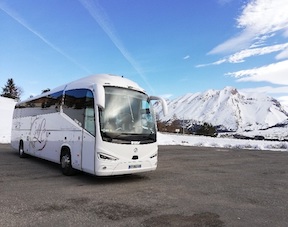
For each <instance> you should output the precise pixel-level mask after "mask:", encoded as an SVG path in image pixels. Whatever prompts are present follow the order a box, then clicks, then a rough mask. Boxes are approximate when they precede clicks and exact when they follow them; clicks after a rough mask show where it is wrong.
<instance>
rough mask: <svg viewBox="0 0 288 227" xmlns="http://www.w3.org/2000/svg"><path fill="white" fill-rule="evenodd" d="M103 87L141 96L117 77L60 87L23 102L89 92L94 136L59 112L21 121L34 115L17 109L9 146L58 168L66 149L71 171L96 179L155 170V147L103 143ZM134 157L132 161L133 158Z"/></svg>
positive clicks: (133, 85)
mask: <svg viewBox="0 0 288 227" xmlns="http://www.w3.org/2000/svg"><path fill="white" fill-rule="evenodd" d="M104 86H112V87H113V86H116V87H123V88H127V89H132V90H136V91H140V92H143V93H145V92H144V90H143V89H142V88H141V87H139V86H138V85H137V84H136V83H134V82H133V81H130V80H128V79H125V78H123V77H119V76H112V75H108V74H100V75H96V76H89V77H85V78H82V79H79V80H76V81H73V82H71V83H68V84H66V85H62V86H59V87H57V88H55V89H53V90H51V91H49V92H47V93H44V94H41V95H38V96H36V97H33V98H30V99H28V100H26V101H25V102H29V101H31V100H36V99H38V98H42V97H43V96H49V95H50V94H53V93H55V92H59V91H66V90H72V89H89V90H91V91H93V93H94V99H95V123H96V125H95V136H93V135H92V134H90V133H89V132H87V131H86V130H85V129H83V126H80V125H79V122H77V121H74V120H73V119H72V118H70V117H69V116H68V115H66V114H65V113H63V110H62V109H61V108H62V107H60V109H59V112H56V113H49V114H42V115H38V116H29V117H21V112H22V111H26V112H25V113H26V116H27V113H28V115H29V114H30V113H29V111H31V115H33V113H32V112H33V108H31V109H30V108H29V107H28V108H23V109H21V108H19V109H18V112H17V114H19V116H15V115H14V118H13V125H12V134H11V145H12V147H13V148H15V149H17V150H18V148H19V144H20V141H23V144H24V152H25V153H27V154H30V155H32V156H36V157H40V158H43V159H46V160H49V161H52V162H55V163H59V164H60V154H61V148H62V147H63V146H65V147H67V148H69V150H70V152H71V159H72V163H71V164H72V167H73V168H75V169H78V170H82V171H84V172H88V173H91V174H95V175H100V176H105V175H120V174H129V173H137V172H146V171H152V170H155V169H156V167H157V152H158V147H157V143H156V142H154V143H149V144H140V142H139V143H137V142H135V144H133V141H132V142H131V143H132V144H118V143H111V142H104V141H102V137H101V134H100V126H99V116H98V107H100V108H105V93H103V92H104ZM100 154H107V155H108V156H112V157H115V160H105V159H103V158H102V159H101V157H100V156H99V155H100ZM134 157H135V158H134Z"/></svg>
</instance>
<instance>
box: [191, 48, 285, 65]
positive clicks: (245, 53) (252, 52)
mask: <svg viewBox="0 0 288 227" xmlns="http://www.w3.org/2000/svg"><path fill="white" fill-rule="evenodd" d="M279 51H281V52H280V53H279V54H278V55H277V56H276V57H275V58H276V59H277V60H282V59H285V58H288V43H283V44H276V45H272V46H266V47H259V48H253V49H245V50H241V51H239V52H237V53H235V54H232V55H230V56H228V57H225V58H223V59H220V60H218V61H215V62H212V63H208V64H200V65H197V66H196V67H204V66H210V65H220V64H223V63H241V62H244V61H245V59H246V58H249V57H253V56H260V55H265V54H270V53H274V52H279Z"/></svg>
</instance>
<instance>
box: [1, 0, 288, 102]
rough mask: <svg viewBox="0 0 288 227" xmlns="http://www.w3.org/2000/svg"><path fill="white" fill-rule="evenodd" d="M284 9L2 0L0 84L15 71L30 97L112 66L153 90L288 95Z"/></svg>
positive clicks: (124, 0) (170, 0)
mask: <svg viewBox="0 0 288 227" xmlns="http://www.w3.org/2000/svg"><path fill="white" fill-rule="evenodd" d="M287 12H288V0H245V1H241V0H209V1H208V0H206V1H203V0H193V1H192V0H181V1H176V0H137V1H132V0H61V1H59V0H38V1H35V0H25V1H20V0H0V35H1V39H0V86H1V87H3V86H4V85H5V84H6V82H7V79H8V78H13V79H14V81H15V83H16V85H18V86H20V87H22V88H23V90H24V93H23V96H22V99H25V98H27V97H29V96H30V95H37V94H39V93H41V91H42V90H44V89H46V88H51V89H52V88H54V87H57V86H58V85H62V84H65V83H67V82H70V81H72V80H75V79H78V78H81V77H84V76H88V75H91V74H98V73H111V74H117V75H121V76H122V75H123V76H124V77H127V78H129V79H131V80H133V81H135V82H137V83H138V84H139V85H140V86H142V87H143V88H144V89H145V90H146V91H147V92H148V93H149V94H151V95H159V96H163V97H170V98H176V97H178V96H181V95H184V94H186V93H195V92H202V91H205V90H208V89H216V90H220V89H223V88H224V87H225V86H233V87H235V88H237V89H239V90H243V91H261V92H266V93H267V94H268V95H270V96H273V97H276V98H278V99H279V100H281V101H283V102H284V101H285V100H288V98H287V97H288V13H287ZM287 103H288V102H287Z"/></svg>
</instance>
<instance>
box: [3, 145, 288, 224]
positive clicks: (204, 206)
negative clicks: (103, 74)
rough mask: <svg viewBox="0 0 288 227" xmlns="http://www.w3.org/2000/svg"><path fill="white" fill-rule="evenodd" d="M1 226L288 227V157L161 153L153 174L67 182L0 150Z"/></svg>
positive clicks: (170, 149) (44, 166) (185, 150)
mask: <svg viewBox="0 0 288 227" xmlns="http://www.w3.org/2000/svg"><path fill="white" fill-rule="evenodd" d="M0 193H1V196H0V204H1V206H0V226H123V227H124V226H165V227H167V226H214V227H221V226H269V227H270V226H283V227H284V226H285V227H286V226H288V152H276V151H253V150H229V149H217V148H199V147H186V146H160V147H159V164H158V168H157V170H156V171H154V172H150V173H142V174H135V175H128V176H118V177H95V176H91V175H88V174H84V173H79V174H77V175H76V176H72V177H67V176H64V175H62V173H61V171H60V168H59V166H58V165H56V164H53V163H51V162H48V161H44V160H40V159H37V158H33V157H28V158H26V159H20V158H19V157H18V154H17V151H14V150H13V149H12V148H10V145H7V144H0Z"/></svg>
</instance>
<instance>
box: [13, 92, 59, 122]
mask: <svg viewBox="0 0 288 227" xmlns="http://www.w3.org/2000/svg"><path fill="white" fill-rule="evenodd" d="M62 94H63V91H59V92H56V93H53V94H50V95H47V96H43V97H41V98H38V99H34V100H31V101H28V102H23V103H20V104H17V105H16V107H15V109H16V111H15V114H16V113H17V114H16V116H19V111H20V110H21V117H27V116H36V115H42V114H49V113H55V112H58V111H59V110H60V105H61V102H62ZM16 116H15V117H16Z"/></svg>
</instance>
